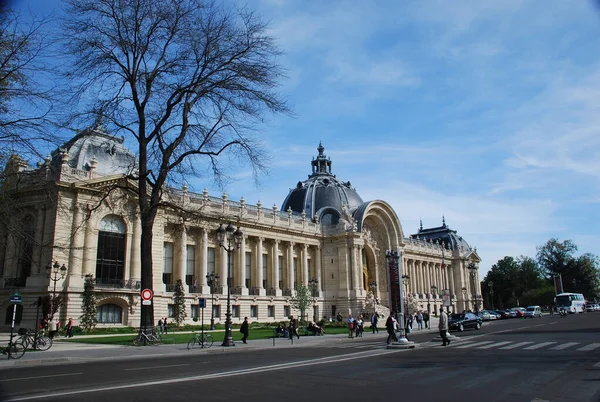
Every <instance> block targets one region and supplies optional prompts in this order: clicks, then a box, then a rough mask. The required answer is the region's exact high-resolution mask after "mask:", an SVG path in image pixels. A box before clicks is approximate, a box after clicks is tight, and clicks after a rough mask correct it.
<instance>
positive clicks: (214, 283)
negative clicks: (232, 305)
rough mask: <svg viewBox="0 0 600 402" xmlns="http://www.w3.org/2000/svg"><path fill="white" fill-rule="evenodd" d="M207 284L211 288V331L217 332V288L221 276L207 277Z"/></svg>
mask: <svg viewBox="0 0 600 402" xmlns="http://www.w3.org/2000/svg"><path fill="white" fill-rule="evenodd" d="M206 284H207V285H208V286H210V330H211V331H214V330H215V307H214V306H215V288H216V287H217V286H219V274H215V273H214V272H211V273H210V274H207V275H206Z"/></svg>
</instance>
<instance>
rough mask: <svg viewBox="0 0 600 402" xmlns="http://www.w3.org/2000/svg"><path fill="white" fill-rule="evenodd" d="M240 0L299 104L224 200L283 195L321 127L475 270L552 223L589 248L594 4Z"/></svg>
mask: <svg viewBox="0 0 600 402" xmlns="http://www.w3.org/2000/svg"><path fill="white" fill-rule="evenodd" d="M230 1H234V0H230ZM58 3H59V2H57V1H55V2H54V4H58ZM20 4H21V5H22V6H26V5H29V6H31V7H32V8H33V9H35V10H40V9H42V10H49V9H50V8H51V7H52V6H51V4H53V2H51V1H44V2H42V1H33V0H32V1H21V2H20ZM240 4H241V3H240ZM245 4H247V5H248V7H250V8H251V9H255V10H256V11H257V12H258V13H259V14H260V15H262V16H263V17H264V19H266V20H268V21H269V22H270V29H271V31H272V34H273V35H274V36H276V37H277V38H278V42H279V45H280V46H281V48H282V49H283V50H284V51H285V54H284V55H283V56H282V57H281V60H280V61H281V63H282V64H283V65H284V66H285V67H286V68H287V70H288V75H289V79H287V80H286V81H285V82H284V83H283V86H282V88H281V92H282V94H284V96H285V97H286V98H287V99H288V100H289V103H290V105H291V106H292V107H293V109H294V111H295V113H296V116H295V117H293V118H291V117H287V116H277V117H274V118H272V119H270V120H268V121H267V122H266V124H265V127H264V130H263V132H262V133H261V136H262V137H263V140H264V142H265V144H266V145H267V146H268V147H269V150H270V154H271V158H272V161H271V164H270V166H271V169H270V171H269V175H268V176H264V177H262V178H261V185H260V187H259V188H256V187H254V183H253V181H252V180H251V178H250V177H249V175H246V173H245V172H239V174H238V175H237V181H236V182H233V183H231V184H230V185H228V187H227V189H226V191H227V193H228V195H229V198H230V199H234V200H239V199H240V198H241V197H242V196H243V197H244V198H245V199H246V201H247V202H248V203H252V204H255V203H256V202H257V201H258V200H260V201H261V202H262V203H263V205H265V206H272V205H273V204H276V205H277V206H278V207H280V206H281V203H282V202H283V200H284V198H285V196H286V195H287V193H288V191H289V189H290V188H291V187H293V186H294V185H295V183H297V182H298V180H304V179H306V177H307V175H308V174H309V173H310V160H311V159H312V157H313V156H316V154H317V150H316V147H317V146H318V144H319V141H322V142H323V145H324V146H325V153H326V154H327V155H328V156H329V157H330V158H331V159H332V161H333V168H332V169H333V173H334V174H336V175H337V177H338V178H340V179H342V180H345V181H347V180H349V181H351V182H352V185H353V186H354V187H356V189H357V191H358V193H359V194H360V195H361V197H362V198H363V200H365V201H367V200H374V199H381V200H384V201H386V202H388V203H390V204H391V205H392V207H393V208H394V209H395V211H396V213H397V214H398V216H399V218H400V221H401V223H402V226H403V229H404V233H405V235H408V234H410V233H415V232H416V230H417V229H418V227H419V219H422V220H423V225H424V226H425V227H431V226H439V225H440V224H441V221H442V215H444V216H445V218H446V223H447V224H448V225H449V226H450V227H451V228H452V229H456V230H458V232H459V234H460V235H462V236H463V237H464V238H465V239H466V240H467V241H468V242H469V244H471V245H472V246H474V247H476V248H477V252H478V253H479V255H480V256H481V257H482V259H483V262H482V264H481V277H483V276H484V275H485V272H486V271H487V270H488V269H489V268H490V267H491V265H493V264H494V263H496V262H497V261H498V260H499V259H501V258H502V257H504V256H505V255H510V256H519V255H527V256H532V257H534V256H535V253H536V246H540V245H543V244H544V243H545V242H546V241H547V240H548V239H549V238H552V237H556V238H559V239H560V240H566V239H570V240H572V241H574V242H575V244H576V245H577V246H578V247H579V251H580V252H591V253H594V254H597V255H598V254H600V250H599V248H598V240H597V237H598V236H597V235H598V230H597V229H595V227H596V226H594V225H596V224H597V223H598V222H599V221H600V219H599V218H600V212H598V209H599V208H598V207H599V206H600V186H599V180H598V179H599V178H600V135H599V134H598V131H600V113H599V112H600V95H599V93H600V92H599V89H600V8H599V7H598V6H597V5H596V4H595V3H594V2H591V1H585V0H579V1H562V0H560V1H550V0H545V1H543V2H540V1H511V0H504V1H442V0H440V1H433V0H432V1H416V0H414V1H383V0H382V1H360V2H357V1H312V0H307V1H300V0H296V1H292V0H256V1H249V2H247V3H245ZM201 187H202V186H200V187H199V188H196V189H195V190H197V191H202V188H201ZM206 187H207V188H208V189H209V191H210V193H211V194H212V195H219V194H220V190H219V189H217V188H214V187H212V186H211V185H210V184H207V185H206Z"/></svg>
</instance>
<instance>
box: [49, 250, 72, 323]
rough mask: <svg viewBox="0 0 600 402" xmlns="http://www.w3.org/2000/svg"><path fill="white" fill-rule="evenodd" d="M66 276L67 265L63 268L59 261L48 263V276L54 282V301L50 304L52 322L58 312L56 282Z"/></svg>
mask: <svg viewBox="0 0 600 402" xmlns="http://www.w3.org/2000/svg"><path fill="white" fill-rule="evenodd" d="M59 275H60V277H59ZM65 275H67V266H66V265H65V264H63V265H62V266H61V265H60V264H59V263H58V261H54V264H51V263H48V265H46V276H47V277H48V278H50V280H51V281H52V282H54V287H53V288H52V300H51V302H50V320H53V319H54V311H55V310H58V306H56V304H57V302H56V282H58V281H60V280H61V279H64V278H65Z"/></svg>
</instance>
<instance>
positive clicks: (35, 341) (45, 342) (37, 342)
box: [17, 328, 52, 351]
mask: <svg viewBox="0 0 600 402" xmlns="http://www.w3.org/2000/svg"><path fill="white" fill-rule="evenodd" d="M19 335H21V336H20V337H19V338H18V339H17V341H21V342H22V343H23V345H24V346H25V348H26V349H27V348H29V347H30V346H33V347H32V349H33V350H41V351H46V350H48V349H50V348H51V347H52V338H50V337H49V336H46V335H44V334H43V333H38V335H37V337H36V336H35V333H34V332H32V331H31V330H29V329H24V328H21V329H19Z"/></svg>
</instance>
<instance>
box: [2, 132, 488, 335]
mask: <svg viewBox="0 0 600 402" xmlns="http://www.w3.org/2000/svg"><path fill="white" fill-rule="evenodd" d="M317 151H318V155H317V157H316V158H314V159H313V160H312V161H311V168H312V171H311V172H310V174H309V175H308V178H307V179H306V180H304V181H298V183H297V185H296V186H295V187H294V188H292V189H291V190H290V192H289V194H287V196H286V197H285V200H284V201H283V204H282V207H281V209H279V208H278V207H277V205H273V206H272V207H265V206H263V205H262V203H261V202H260V201H258V202H257V204H256V205H250V204H247V203H246V201H245V200H244V199H243V198H242V199H241V200H240V201H233V200H229V199H228V197H227V195H226V194H222V195H221V196H218V197H214V196H211V195H209V194H208V191H206V190H204V192H203V193H201V194H198V193H193V192H189V191H188V190H187V188H185V187H184V188H183V189H180V190H179V189H168V190H166V191H165V198H166V199H167V200H168V201H169V202H170V203H174V204H176V205H178V206H180V207H181V211H189V212H190V213H175V212H173V210H161V211H160V212H159V214H158V216H157V219H156V223H155V227H154V235H153V241H154V243H153V249H152V258H153V266H154V271H153V291H154V298H153V305H154V311H155V313H154V315H155V317H156V319H157V320H158V317H164V316H169V315H170V312H171V306H172V303H173V289H174V285H175V284H176V283H177V280H182V282H183V283H184V284H185V290H186V312H187V320H186V322H192V320H193V318H194V317H198V316H199V314H200V309H199V306H198V304H199V298H205V299H206V300H207V306H206V307H207V309H206V310H205V314H204V317H205V320H206V321H207V320H208V318H209V317H210V315H211V313H212V314H213V315H214V319H215V321H216V322H220V321H221V322H222V321H224V319H225V303H226V294H227V288H226V284H227V282H226V281H225V280H224V278H226V277H227V272H228V259H227V253H226V251H225V250H224V249H223V248H221V247H220V246H219V244H218V242H217V240H216V229H217V228H218V227H219V225H220V224H225V225H226V224H228V223H230V222H231V223H233V225H235V226H239V227H240V229H241V230H242V232H243V241H242V243H241V245H240V247H239V249H238V250H236V251H235V252H234V253H233V255H232V269H231V280H232V282H231V289H229V290H230V292H231V304H232V313H233V318H232V319H233V322H234V323H236V322H238V321H239V320H240V319H243V317H244V316H248V317H251V320H252V321H261V322H270V321H280V320H284V319H286V318H287V317H288V316H289V315H290V314H297V312H296V311H292V308H291V307H290V297H291V296H292V294H293V289H294V288H295V286H296V285H297V284H299V283H302V284H304V285H309V286H310V287H311V289H312V291H313V295H314V297H315V305H314V307H313V308H314V311H312V314H310V313H309V314H308V315H309V316H312V317H315V318H318V319H320V318H322V317H328V318H329V317H331V316H336V315H337V314H338V313H340V314H342V315H343V316H347V315H348V314H349V313H351V314H353V315H356V314H358V313H360V312H362V311H369V310H372V309H373V308H375V306H374V304H376V303H380V306H379V308H384V309H385V306H386V305H387V304H388V298H389V294H390V291H389V280H388V273H387V264H386V251H387V250H393V251H398V252H399V255H400V256H401V259H400V261H401V262H402V269H403V273H404V274H405V278H404V286H405V288H404V290H405V291H406V292H407V293H406V294H407V295H408V299H410V300H411V302H412V303H413V304H414V305H416V306H417V307H418V308H419V309H423V310H427V309H428V308H429V309H430V310H431V311H432V313H433V312H437V311H438V310H439V308H440V305H441V304H442V302H443V300H444V299H443V295H444V294H446V298H445V300H446V302H447V303H449V304H451V305H452V308H454V309H458V310H463V309H473V308H477V306H476V304H477V300H478V297H480V296H478V295H480V294H481V290H480V287H479V280H478V277H479V275H478V272H477V269H478V264H479V261H480V260H479V257H478V256H477V253H476V251H475V250H474V249H472V248H471V247H470V246H469V245H468V244H467V242H466V241H465V240H464V239H462V238H461V237H460V236H458V235H457V233H456V231H454V230H451V229H450V228H449V227H448V226H447V225H446V224H445V221H444V222H443V225H442V226H440V227H437V228H431V229H423V227H422V224H421V228H420V229H419V230H418V232H417V233H416V234H412V235H405V233H404V230H403V228H402V225H401V223H400V220H399V218H398V216H397V215H396V212H395V211H394V210H393V208H392V207H391V206H390V205H389V204H388V203H387V202H385V201H383V200H374V201H363V200H362V198H361V197H360V196H359V195H358V193H357V192H356V190H355V189H354V188H353V187H352V185H351V184H350V182H349V181H342V180H339V179H338V178H337V177H336V176H335V175H334V174H333V173H332V161H331V159H330V158H328V157H327V156H326V155H325V152H324V151H325V149H324V147H323V146H322V145H321V144H319V147H318V148H317ZM135 166H136V159H135V156H134V155H133V154H132V153H131V152H130V151H129V150H127V149H126V148H125V147H124V145H123V139H121V138H115V137H113V136H111V135H109V134H107V133H106V132H105V131H104V129H103V128H102V126H100V125H96V126H95V127H91V128H89V129H87V130H85V131H83V132H80V133H78V134H77V135H76V136H75V137H74V138H73V139H72V140H70V141H69V142H67V143H66V144H64V146H63V147H61V148H59V149H57V150H56V151H54V152H53V153H52V155H51V156H48V157H47V158H46V160H45V161H43V162H41V163H39V164H38V165H37V166H36V167H35V168H31V167H29V166H27V165H26V164H25V163H24V162H23V161H22V160H21V159H20V158H19V157H18V156H15V157H13V158H12V159H11V161H10V162H9V163H8V165H7V166H6V169H5V178H4V183H3V190H2V192H3V199H4V202H5V204H6V206H5V208H8V211H6V212H5V213H7V216H8V217H9V218H7V219H6V220H5V221H4V222H2V224H1V225H0V277H1V280H0V286H1V288H0V303H1V304H0V311H1V312H2V314H3V315H4V319H3V320H2V322H3V323H4V324H5V325H7V324H9V323H10V319H11V318H12V316H11V314H10V312H11V311H12V307H11V305H10V302H9V297H10V295H11V294H12V293H13V292H14V291H15V289H18V290H19V291H20V292H21V294H22V295H23V304H22V309H21V308H20V309H19V310H18V317H17V318H18V320H17V321H18V322H19V323H20V325H21V326H29V327H32V326H33V325H34V322H35V317H36V316H35V308H34V307H31V305H32V303H33V302H34V301H35V300H37V298H38V297H39V296H40V295H47V294H48V293H50V294H52V293H53V292H56V293H57V294H60V295H63V296H64V297H65V300H66V302H65V303H64V304H63V305H62V306H61V308H60V310H59V312H58V317H59V319H60V320H62V321H64V320H66V319H68V318H69V317H72V318H73V319H74V320H75V322H76V323H77V322H78V317H79V316H80V315H81V293H82V291H83V284H84V278H85V277H86V276H88V275H91V276H93V277H94V278H95V280H96V289H95V292H96V296H97V301H98V319H99V325H100V326H107V325H129V326H136V325H138V324H139V319H140V307H141V300H140V291H141V289H140V276H141V275H140V247H139V243H140V234H141V226H140V220H139V217H138V208H137V203H136V198H135V191H131V189H132V188H135V183H134V182H131V181H129V180H128V179H127V174H128V173H130V172H132V171H134V170H135ZM8 200H10V201H8ZM408 212H409V211H408ZM54 262H58V263H59V264H60V265H63V264H64V265H65V267H66V268H67V271H66V275H65V276H64V278H62V277H60V276H59V277H58V278H57V277H56V276H54V277H53V278H54V279H57V280H56V281H52V280H51V279H50V278H49V276H48V273H47V267H48V265H49V263H54ZM211 273H212V274H214V275H218V276H219V277H220V279H221V280H220V282H221V283H219V284H218V286H214V287H213V288H212V289H211V287H210V286H209V285H208V283H207V275H209V274H211ZM211 290H212V291H213V292H211Z"/></svg>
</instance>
